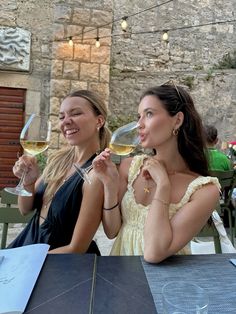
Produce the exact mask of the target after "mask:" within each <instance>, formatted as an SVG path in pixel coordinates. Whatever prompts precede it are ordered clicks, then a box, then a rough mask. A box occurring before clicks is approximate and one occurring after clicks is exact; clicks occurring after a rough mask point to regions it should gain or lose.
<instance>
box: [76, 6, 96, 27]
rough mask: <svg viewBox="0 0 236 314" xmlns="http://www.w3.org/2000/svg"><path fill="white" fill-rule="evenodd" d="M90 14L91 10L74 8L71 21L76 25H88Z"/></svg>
mask: <svg viewBox="0 0 236 314" xmlns="http://www.w3.org/2000/svg"><path fill="white" fill-rule="evenodd" d="M90 14H91V11H90V10H89V9H80V8H75V9H74V13H73V17H72V23H73V24H77V25H89V24H90Z"/></svg>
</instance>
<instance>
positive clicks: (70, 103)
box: [59, 97, 104, 146]
mask: <svg viewBox="0 0 236 314" xmlns="http://www.w3.org/2000/svg"><path fill="white" fill-rule="evenodd" d="M59 120H60V123H59V127H60V129H61V132H62V134H63V135H64V137H65V138H66V140H67V141H68V143H69V144H70V145H72V146H74V145H83V144H84V145H88V144H89V143H91V144H92V143H98V142H99V128H101V126H102V125H103V124H104V118H103V116H102V115H98V116H96V115H95V112H94V111H93V108H92V105H91V104H90V102H89V101H88V100H86V99H84V98H82V97H67V98H65V99H64V100H63V102H62V104H61V108H60V113H59Z"/></svg>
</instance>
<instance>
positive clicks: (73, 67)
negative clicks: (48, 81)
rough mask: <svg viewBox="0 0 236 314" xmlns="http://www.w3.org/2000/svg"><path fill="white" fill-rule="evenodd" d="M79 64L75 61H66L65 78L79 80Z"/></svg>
mask: <svg viewBox="0 0 236 314" xmlns="http://www.w3.org/2000/svg"><path fill="white" fill-rule="evenodd" d="M78 77H79V64H78V62H75V61H64V69H63V78H67V79H71V80H73V79H78Z"/></svg>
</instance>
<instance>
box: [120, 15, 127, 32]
mask: <svg viewBox="0 0 236 314" xmlns="http://www.w3.org/2000/svg"><path fill="white" fill-rule="evenodd" d="M127 27H128V23H127V18H126V17H123V19H122V22H121V28H122V29H123V31H125V30H126V29H127Z"/></svg>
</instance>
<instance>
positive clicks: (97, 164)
mask: <svg viewBox="0 0 236 314" xmlns="http://www.w3.org/2000/svg"><path fill="white" fill-rule="evenodd" d="M93 170H94V173H95V174H96V176H97V177H98V179H99V180H100V181H101V182H102V183H103V184H105V185H107V184H114V183H117V182H119V173H118V170H117V168H116V165H115V164H114V163H113V162H112V161H111V151H110V149H109V148H106V149H105V150H104V151H102V152H101V153H100V154H99V155H98V156H97V157H96V158H94V160H93Z"/></svg>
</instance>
